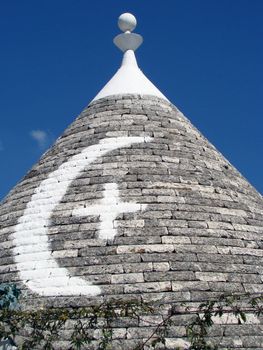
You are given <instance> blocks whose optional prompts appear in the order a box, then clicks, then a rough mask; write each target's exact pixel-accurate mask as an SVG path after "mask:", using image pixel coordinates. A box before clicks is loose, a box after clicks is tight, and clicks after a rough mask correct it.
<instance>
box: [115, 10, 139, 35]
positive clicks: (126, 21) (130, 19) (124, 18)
mask: <svg viewBox="0 0 263 350" xmlns="http://www.w3.org/2000/svg"><path fill="white" fill-rule="evenodd" d="M136 25H137V20H136V18H135V17H134V16H133V15H132V14H131V13H128V12H126V13H123V14H122V15H120V17H119V19H118V26H119V28H120V30H122V31H123V32H127V31H128V32H132V31H133V30H134V29H135V28H136Z"/></svg>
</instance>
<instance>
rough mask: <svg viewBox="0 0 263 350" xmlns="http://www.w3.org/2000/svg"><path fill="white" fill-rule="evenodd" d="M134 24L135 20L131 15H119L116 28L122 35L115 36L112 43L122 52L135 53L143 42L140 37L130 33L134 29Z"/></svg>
mask: <svg viewBox="0 0 263 350" xmlns="http://www.w3.org/2000/svg"><path fill="white" fill-rule="evenodd" d="M136 24H137V21H136V18H135V17H134V16H133V15H132V14H131V13H123V14H122V15H120V17H119V19H118V26H119V28H120V30H122V31H123V32H124V33H122V34H119V35H117V36H116V37H115V38H114V40H113V42H114V44H115V45H116V46H117V47H118V48H119V49H120V50H121V51H122V52H126V51H128V50H132V51H135V50H137V49H138V47H139V46H140V45H141V44H142V42H143V38H142V36H141V35H139V34H135V33H131V32H132V31H133V30H134V29H135V27H136Z"/></svg>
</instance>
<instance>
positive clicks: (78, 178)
mask: <svg viewBox="0 0 263 350" xmlns="http://www.w3.org/2000/svg"><path fill="white" fill-rule="evenodd" d="M0 225H1V226H0V227H1V236H0V237H1V246H2V253H1V258H0V262H1V267H0V271H1V275H0V277H1V281H2V282H15V283H16V284H17V285H18V286H20V287H21V288H22V289H23V291H24V304H25V306H26V305H27V306H30V307H35V308H37V307H38V306H40V305H43V304H44V305H47V306H59V307H60V306H85V305H89V304H93V303H101V302H103V301H111V300H124V301H125V300H129V299H133V300H134V299H137V300H143V301H145V302H159V303H161V304H164V305H165V308H164V309H165V311H164V312H167V311H168V310H169V308H170V307H171V305H172V304H173V303H174V302H186V303H190V304H197V303H199V302H201V301H203V300H207V299H209V298H215V297H217V296H219V295H221V294H222V293H244V292H250V293H255V292H256V293H257V292H262V291H263V285H262V278H263V267H262V262H263V249H262V233H263V200H262V196H261V195H260V194H259V193H258V192H257V191H256V190H255V189H254V188H253V187H252V186H251V185H250V184H249V183H248V182H247V181H246V180H245V179H244V178H243V177H242V176H241V175H240V173H239V172H238V171H237V170H236V169H235V168H234V167H233V166H232V165H231V164H230V163H229V162H228V161H227V160H226V159H225V158H224V157H223V156H222V155H221V154H220V153H219V152H218V151H217V150H216V149H215V148H214V146H212V145H211V143H209V141H207V140H206V139H205V138H204V137H203V136H202V135H201V133H200V132H199V131H198V130H197V129H196V128H195V127H194V126H193V125H192V124H191V123H190V121H189V120H188V119H187V118H185V117H184V115H183V114H182V113H181V112H180V111H178V109H177V108H176V107H175V106H174V105H172V104H171V103H170V102H168V101H167V100H165V99H164V98H160V97H158V96H153V95H146V94H143V95H141V94H128V93H124V94H120V95H110V96H105V97H103V98H99V99H95V100H94V101H93V102H92V103H90V104H89V105H88V107H87V108H86V109H85V110H84V111H83V112H82V113H81V114H80V116H79V117H78V118H77V119H76V120H75V121H74V122H73V123H72V125H70V126H69V127H68V128H67V129H66V131H65V132H64V133H63V135H62V136H61V137H60V138H59V139H58V140H57V141H56V143H55V144H54V146H53V147H51V149H50V150H48V152H46V153H45V154H44V155H43V157H42V158H41V159H40V161H39V162H38V164H36V165H35V166H34V167H33V168H32V170H31V171H30V172H29V173H28V174H27V175H26V176H25V178H24V179H23V180H22V181H21V182H20V183H19V184H18V185H17V186H16V187H15V188H14V189H13V190H12V191H11V192H10V194H9V195H8V196H7V197H6V199H5V200H4V201H3V202H2V205H1V211H0ZM154 317H157V318H158V317H160V316H158V315H153V319H154ZM250 322H251V323H255V324H253V325H252V326H251V325H249V324H248V325H238V324H235V322H234V323H233V324H229V325H228V326H227V329H226V330H225V337H224V344H225V346H228V347H231V348H239V349H240V348H241V349H249V348H255V347H258V348H261V347H262V344H263V335H262V326H261V325H260V322H261V321H260V319H259V318H256V317H251V319H250ZM184 323H185V318H184V317H182V316H178V320H177V324H178V326H176V327H174V333H171V334H169V336H167V349H174V348H175V346H176V344H177V345H178V344H179V345H180V344H182V343H180V340H178V338H180V336H181V337H182V338H183V337H184V332H183V331H182V326H183V325H184ZM230 323H231V322H230ZM116 328H117V329H121V330H123V332H120V334H122V335H120V336H119V338H120V339H118V336H117V338H116V340H115V345H114V347H113V348H114V349H132V346H134V345H135V344H136V343H137V342H138V340H142V339H145V338H147V337H148V335H149V325H148V324H143V323H140V324H136V322H135V323H133V324H130V325H128V326H127V324H126V325H125V324H119V325H118V326H116ZM221 335H222V334H221V333H220V332H219V331H215V333H214V335H213V336H214V339H215V341H216V340H217V339H221V338H220V337H221ZM123 338H125V339H123ZM178 342H179V343H178ZM63 344H65V342H64V341H63V339H62V341H61V344H60V345H58V349H62V348H63V346H64V345H63ZM65 348H66V347H65Z"/></svg>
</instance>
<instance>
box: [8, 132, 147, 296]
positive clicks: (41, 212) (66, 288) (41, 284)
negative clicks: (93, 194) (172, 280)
mask: <svg viewBox="0 0 263 350" xmlns="http://www.w3.org/2000/svg"><path fill="white" fill-rule="evenodd" d="M149 140H150V138H149V137H116V138H105V139H102V140H100V142H99V144H96V145H92V146H89V147H87V148H85V149H84V150H83V151H82V152H81V153H79V154H76V155H75V156H73V157H71V158H70V159H69V160H68V161H67V162H65V163H63V164H62V165H61V166H60V167H59V168H58V169H57V170H55V171H53V172H52V173H50V174H49V176H48V177H47V179H45V180H43V181H42V182H41V183H40V185H39V186H38V187H37V188H36V190H35V193H34V194H33V195H32V197H31V200H30V201H29V202H28V204H27V206H26V209H25V211H24V213H23V215H22V217H20V219H19V220H18V223H17V225H16V227H15V231H14V233H13V241H14V248H13V254H14V260H15V263H16V265H17V269H18V271H19V274H20V278H21V280H22V281H23V283H24V284H25V285H26V286H27V287H28V288H29V289H31V290H32V291H33V292H35V293H37V294H40V295H42V296H57V295H97V294H100V291H101V290H100V288H99V287H98V286H94V285H90V284H89V283H88V282H87V281H86V280H84V279H82V278H78V277H71V276H70V274H69V272H68V270H67V269H66V268H63V267H60V266H59V265H58V263H57V262H56V260H55V259H54V258H53V257H52V252H51V251H50V249H49V243H48V226H49V221H50V217H51V215H52V212H53V210H54V209H55V207H56V206H57V205H58V204H59V202H60V201H61V199H62V198H63V196H64V195H65V194H66V191H67V189H68V187H69V185H70V184H71V183H72V181H73V180H74V179H75V178H76V177H77V176H78V174H79V173H80V172H81V171H83V170H84V169H85V167H87V166H88V165H89V164H91V163H92V162H94V161H95V160H96V159H97V158H99V157H101V156H103V155H105V154H106V153H108V152H110V151H112V150H114V149H118V148H121V147H125V146H130V145H131V144H134V143H142V142H148V141H149Z"/></svg>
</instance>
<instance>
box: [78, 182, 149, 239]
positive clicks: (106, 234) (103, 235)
mask: <svg viewBox="0 0 263 350" xmlns="http://www.w3.org/2000/svg"><path fill="white" fill-rule="evenodd" d="M103 195H104V196H103V199H101V201H100V204H95V205H92V206H87V207H79V208H75V209H74V210H73V212H72V214H73V215H75V216H88V215H99V216H100V226H99V238H100V239H113V238H114V237H115V236H116V234H117V230H116V228H115V227H114V221H115V219H116V217H117V216H118V215H119V214H122V213H131V212H135V211H138V210H143V209H145V207H146V205H145V204H138V203H129V202H122V201H121V200H120V197H119V190H118V186H117V184H116V183H108V184H105V185H104V194H103Z"/></svg>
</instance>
